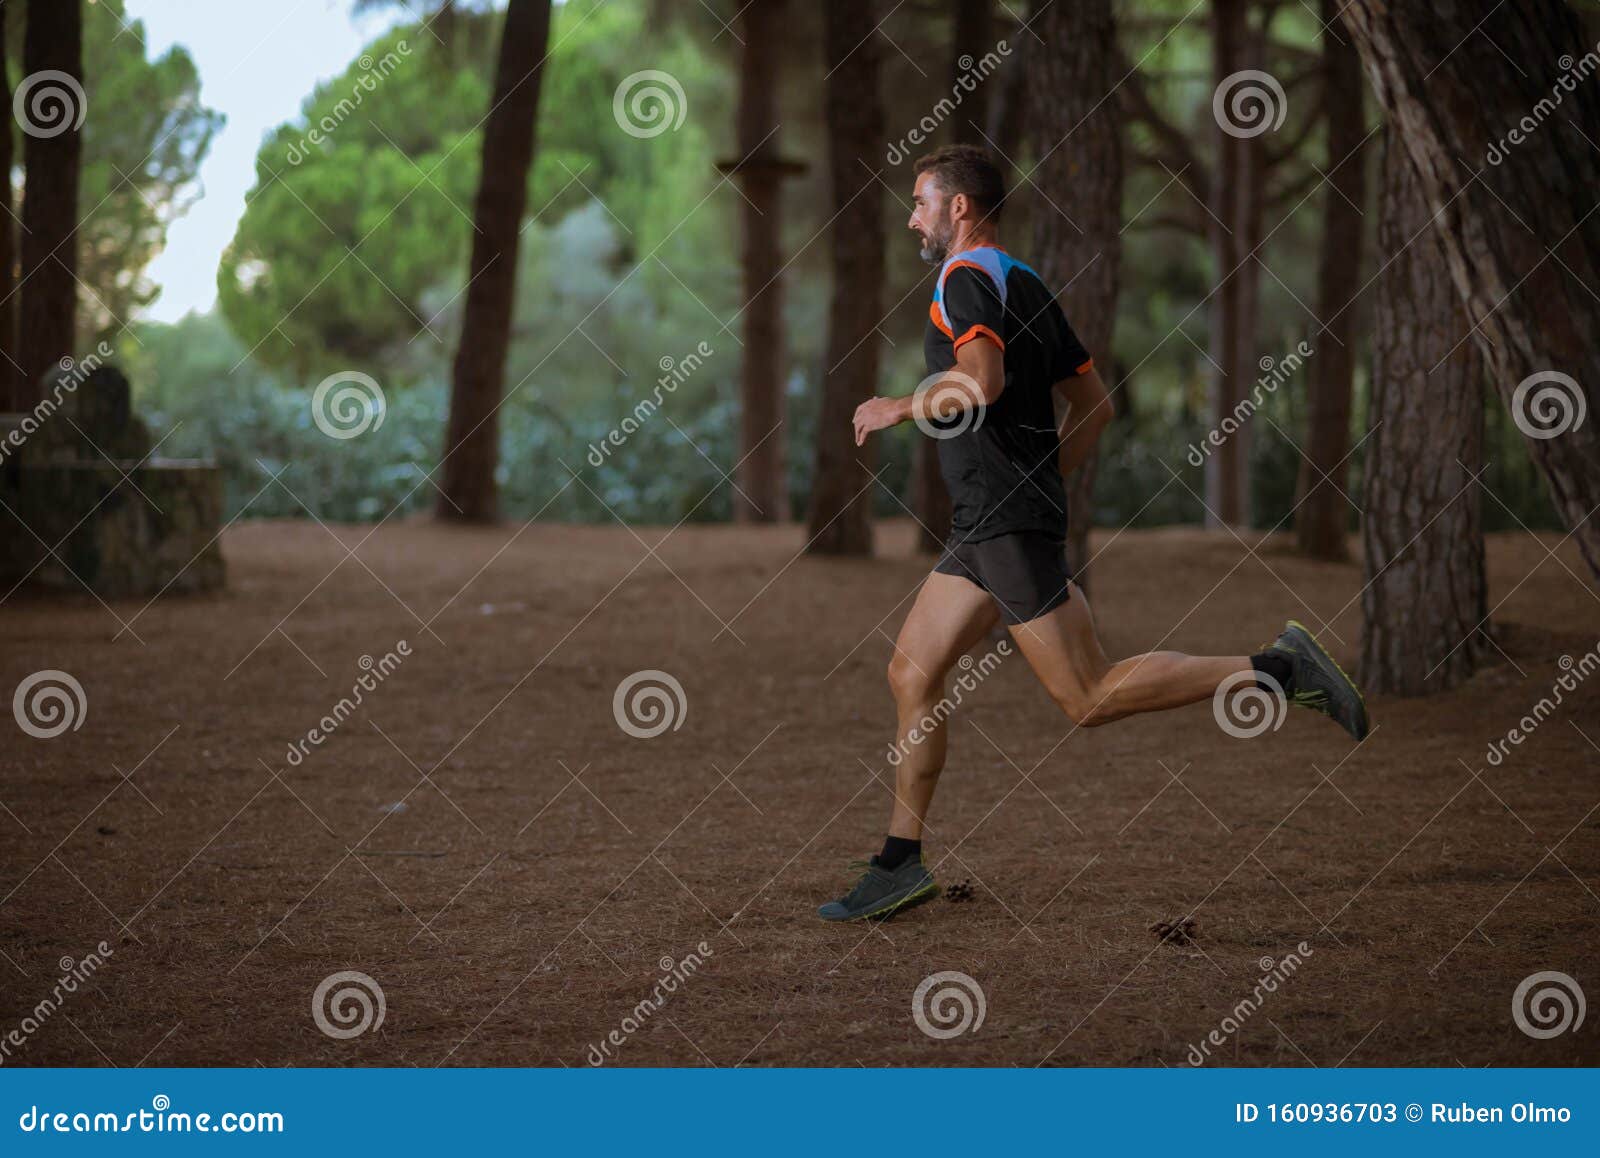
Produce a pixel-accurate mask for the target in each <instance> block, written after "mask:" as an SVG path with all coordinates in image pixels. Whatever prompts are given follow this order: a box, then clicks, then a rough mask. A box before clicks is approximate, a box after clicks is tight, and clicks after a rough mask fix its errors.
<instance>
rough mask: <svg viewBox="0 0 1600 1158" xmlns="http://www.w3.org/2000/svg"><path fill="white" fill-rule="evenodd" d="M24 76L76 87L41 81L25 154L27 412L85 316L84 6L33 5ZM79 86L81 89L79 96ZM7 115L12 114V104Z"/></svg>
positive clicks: (21, 343)
mask: <svg viewBox="0 0 1600 1158" xmlns="http://www.w3.org/2000/svg"><path fill="white" fill-rule="evenodd" d="M22 53H23V74H24V76H25V77H26V76H33V75H34V74H35V73H40V72H60V73H65V74H66V75H67V76H68V77H69V78H71V81H70V83H68V82H65V81H58V80H54V79H42V80H40V81H38V82H37V83H36V84H35V86H34V87H33V89H32V90H31V91H30V93H29V97H28V100H27V102H26V105H25V109H26V115H25V116H24V117H22V118H21V119H20V122H19V123H20V125H21V126H22V129H23V134H24V136H23V142H22V154H23V164H24V166H25V168H26V172H27V177H26V185H25V188H24V194H23V200H22V267H21V273H22V282H21V285H22V308H21V311H20V313H21V322H20V326H19V331H18V355H19V356H18V358H17V361H18V363H19V364H20V365H21V367H22V370H21V375H22V382H21V389H20V391H18V393H19V394H20V398H19V399H18V401H20V403H21V406H20V407H19V408H20V409H27V408H30V407H32V406H34V405H35V404H37V403H38V401H39V399H40V398H41V397H42V395H41V389H42V380H43V378H44V376H45V375H46V374H47V373H48V372H49V371H50V370H51V369H52V368H54V367H55V365H56V363H58V362H59V361H60V360H61V359H62V358H66V357H75V356H76V354H77V349H76V346H77V340H76V337H75V333H76V331H75V328H74V322H75V319H76V318H77V313H78V282H77V270H78V169H79V165H80V163H81V158H82V148H83V134H82V131H81V128H80V127H79V126H78V124H77V121H78V118H79V117H80V116H81V115H82V114H83V113H84V108H83V99H82V94H83V90H82V79H83V5H82V3H81V0H29V2H28V24H27V31H26V33H25V34H24V36H23V39H22ZM73 86H77V90H76V91H73ZM5 114H6V115H7V116H10V115H11V109H10V107H9V106H7V108H6V110H5Z"/></svg>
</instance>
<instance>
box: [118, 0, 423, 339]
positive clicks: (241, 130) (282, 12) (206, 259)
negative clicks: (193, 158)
mask: <svg viewBox="0 0 1600 1158" xmlns="http://www.w3.org/2000/svg"><path fill="white" fill-rule="evenodd" d="M127 7H128V17H129V20H130V21H132V20H140V21H143V23H144V30H145V46H146V51H145V55H146V56H147V57H149V58H152V59H154V58H156V57H159V56H160V55H162V54H163V53H165V52H166V51H167V49H168V48H169V47H171V46H172V45H173V44H174V43H177V44H182V45H183V46H184V47H185V48H187V49H188V51H189V55H190V56H191V57H193V58H194V62H195V66H196V67H197V68H198V69H199V71H200V99H201V101H202V102H204V103H205V104H206V105H208V106H210V107H211V108H213V109H216V110H217V111H218V112H221V113H222V114H223V115H225V116H226V117H227V118H228V120H227V124H226V125H225V126H224V127H223V128H222V130H221V131H220V132H219V133H218V134H217V136H216V138H215V139H214V140H213V141H212V143H211V152H210V153H209V154H208V155H207V157H206V159H205V161H204V163H203V164H202V165H201V168H200V182H201V185H202V188H203V190H204V196H203V197H202V198H201V199H200V200H199V201H198V202H196V203H195V205H194V206H192V207H191V208H190V210H189V212H188V213H187V214H186V215H185V216H183V217H181V218H179V219H178V220H177V221H175V222H173V224H172V226H171V228H170V229H169V230H168V233H167V248H166V249H165V251H163V252H162V253H161V254H160V255H159V256H158V257H157V258H156V259H155V261H153V262H152V263H151V265H150V277H151V279H152V280H153V281H155V282H156V284H157V285H159V286H161V296H160V297H158V298H157V299H156V301H155V303H154V304H153V305H152V306H151V307H150V309H149V310H147V311H145V313H144V315H143V316H144V317H147V318H151V319H154V320H157V321H167V322H170V321H176V320H177V319H178V318H180V317H182V316H183V315H184V314H186V313H188V312H189V311H191V310H199V311H205V310H208V309H210V308H211V306H212V305H213V304H214V303H215V302H216V298H217V262H218V260H219V259H220V258H221V256H222V250H223V248H224V247H225V246H226V245H227V244H228V242H229V241H231V240H232V239H233V230H234V226H235V225H236V224H238V221H239V217H240V215H241V214H243V212H244V196H245V193H246V192H248V191H249V189H250V186H251V185H252V184H254V182H255V158H256V150H257V149H258V148H259V147H260V145H261V138H262V136H263V135H264V134H265V133H266V132H268V131H269V130H270V129H272V128H274V127H275V126H277V125H279V124H282V123H283V122H284V121H287V120H292V119H293V118H295V117H296V116H297V115H298V114H299V111H300V103H301V101H303V100H304V99H305V98H306V96H307V95H309V94H310V92H311V90H312V89H313V88H315V87H316V85H317V82H318V81H322V80H327V79H330V78H331V77H334V76H337V75H339V74H340V73H342V72H343V71H344V69H345V66H346V65H348V64H349V63H350V61H351V60H353V59H354V58H355V57H356V56H357V55H359V53H360V50H361V47H362V45H364V44H365V43H367V42H368V41H369V40H371V39H372V38H373V37H374V36H376V35H377V34H378V33H379V32H381V31H382V30H383V28H385V27H386V26H388V25H390V24H392V23H394V22H395V21H396V19H397V18H403V17H404V16H405V10H404V8H403V7H401V6H399V5H397V6H396V7H395V9H394V10H393V11H392V12H389V13H382V12H373V13H367V14H364V15H363V16H362V17H361V18H360V19H359V20H357V19H356V18H354V17H352V15H351V8H352V7H353V4H352V0H277V2H275V3H265V2H262V0H127Z"/></svg>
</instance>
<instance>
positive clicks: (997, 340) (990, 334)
mask: <svg viewBox="0 0 1600 1158" xmlns="http://www.w3.org/2000/svg"><path fill="white" fill-rule="evenodd" d="M974 338H988V339H989V340H990V341H991V342H993V343H994V344H995V345H997V346H999V347H1000V349H1001V352H1004V351H1005V348H1006V344H1005V342H1004V341H1003V340H1002V339H1001V337H1000V335H999V334H997V333H995V332H994V331H993V330H991V329H990V328H989V327H988V326H972V327H970V328H969V329H968V330H967V332H966V333H964V334H962V335H961V336H960V337H959V338H957V339H956V340H955V344H954V345H953V346H951V347H950V350H951V352H952V353H954V352H955V351H956V350H959V349H961V347H962V345H963V344H964V343H967V342H970V341H972V340H973V339H974Z"/></svg>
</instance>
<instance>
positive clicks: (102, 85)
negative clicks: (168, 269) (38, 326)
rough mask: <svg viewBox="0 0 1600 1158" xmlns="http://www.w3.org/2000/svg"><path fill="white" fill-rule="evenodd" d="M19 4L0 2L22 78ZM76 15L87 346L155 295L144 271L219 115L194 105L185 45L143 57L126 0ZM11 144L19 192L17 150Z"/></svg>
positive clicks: (83, 334)
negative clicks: (79, 19)
mask: <svg viewBox="0 0 1600 1158" xmlns="http://www.w3.org/2000/svg"><path fill="white" fill-rule="evenodd" d="M21 7H22V6H21V5H20V4H14V5H9V6H7V11H8V12H10V11H11V10H13V9H14V10H16V15H15V16H14V17H13V22H12V25H11V26H10V27H9V28H8V31H9V35H8V36H7V39H6V43H7V45H8V47H9V48H10V50H11V51H10V56H11V58H12V59H11V73H12V76H13V77H14V78H17V77H20V76H21V75H22V39H23V37H22V20H21V11H20V10H21ZM83 20H84V30H83V73H84V76H83V87H84V94H85V97H86V98H87V103H88V112H87V115H86V116H85V118H84V122H83V167H82V172H81V174H80V177H79V191H78V205H79V209H80V212H82V213H84V214H86V216H85V217H84V218H83V220H82V222H81V223H80V224H79V226H78V279H79V282H80V284H81V286H82V292H81V293H80V294H79V301H78V311H79V325H78V332H79V339H80V342H81V343H82V344H83V348H84V349H90V348H92V347H94V346H95V345H96V344H97V343H98V342H100V341H101V339H108V338H111V337H113V336H114V335H115V334H116V333H117V332H119V331H120V330H121V329H122V327H123V326H124V325H125V324H126V323H127V322H129V321H130V320H131V319H132V318H133V316H134V314H135V313H136V312H137V311H138V310H139V309H140V308H141V307H143V306H145V305H148V304H149V303H150V302H151V301H153V300H154V299H155V296H156V294H157V293H158V292H159V289H158V287H157V286H155V285H154V284H153V283H151V281H150V280H149V278H148V277H146V276H145V270H146V269H147V267H148V266H149V264H150V262H151V261H152V260H153V259H154V258H155V256H156V255H157V254H158V253H160V252H161V250H162V248H163V247H164V246H165V245H166V240H167V226H168V225H169V224H170V223H171V222H172V221H173V219H175V218H177V217H180V216H182V215H183V213H184V212H185V211H186V210H187V209H188V208H189V206H190V205H191V204H193V203H194V200H195V198H196V197H198V196H199V193H200V190H199V186H198V184H197V182H196V175H197V174H198V172H199V169H200V163H201V162H202V161H203V160H204V159H205V156H206V153H207V152H208V151H209V150H210V148H211V141H212V138H213V137H214V136H215V135H216V133H217V130H218V129H220V128H221V127H222V122H223V118H222V116H221V114H220V113H217V112H215V111H214V110H212V109H209V108H206V107H205V106H204V105H203V104H202V103H201V102H200V80H199V74H198V72H197V71H196V69H195V65H194V61H193V59H192V58H191V57H190V56H189V53H188V52H187V51H186V50H185V49H183V48H182V47H178V46H174V47H172V48H169V49H168V50H167V51H166V52H165V53H164V54H162V55H161V56H160V57H158V58H157V59H155V60H149V59H147V58H146V55H145V47H144V24H143V22H142V21H138V20H133V21H130V20H128V19H127V9H126V5H125V3H124V0H97V2H96V3H93V4H86V5H84V9H83ZM6 113H7V115H8V116H9V115H10V110H9V109H8V110H6ZM15 147H16V148H17V159H18V168H17V173H16V177H17V178H18V179H17V181H16V182H15V183H16V184H17V185H18V187H19V189H18V192H20V186H21V184H22V182H21V176H22V168H21V150H22V146H21V144H20V143H18V144H17V145H16V146H15ZM13 196H14V197H16V196H17V193H14V194H13Z"/></svg>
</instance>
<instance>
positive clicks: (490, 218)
mask: <svg viewBox="0 0 1600 1158" xmlns="http://www.w3.org/2000/svg"><path fill="white" fill-rule="evenodd" d="M549 39H550V0H510V3H509V4H508V5H507V6H506V16H505V26H504V27H503V28H502V30H501V32H500V58H499V61H498V62H497V64H496V65H495V78H494V96H493V99H492V103H491V104H490V106H489V116H488V119H487V120H486V121H485V123H484V130H483V169H482V172H481V173H480V175H479V177H478V197H477V201H476V202H475V204H474V206H473V227H474V228H473V236H472V262H471V267H470V273H469V276H470V279H471V280H470V281H469V283H468V285H467V300H466V305H465V307H464V312H463V315H462V322H461V344H460V346H459V347H458V348H457V350H456V357H455V365H454V370H453V375H452V388H451V397H450V423H449V428H448V430H447V432H446V435H445V458H444V472H443V473H444V481H443V484H442V486H441V488H440V496H439V502H438V504H437V506H436V507H435V511H436V513H437V514H438V516H439V517H440V518H442V519H451V520H459V521H462V522H473V523H487V522H493V521H494V520H495V519H496V518H498V517H499V487H498V484H497V483H496V482H495V468H496V467H497V466H498V465H499V461H500V404H501V402H502V400H503V398H502V395H503V392H504V390H505V370H506V351H507V349H508V347H509V346H510V344H511V311H512V306H513V304H514V303H515V299H516V290H517V248H518V243H519V242H520V240H521V237H522V214H523V210H524V209H525V208H526V207H527V201H528V169H529V166H530V165H531V164H532V163H533V148H534V126H535V124H536V123H537V121H538V115H539V89H540V83H541V81H542V80H543V74H544V59H545V46H546V44H547V43H548V42H549Z"/></svg>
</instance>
